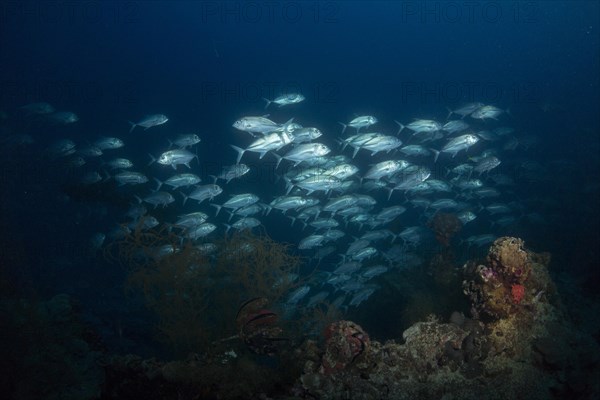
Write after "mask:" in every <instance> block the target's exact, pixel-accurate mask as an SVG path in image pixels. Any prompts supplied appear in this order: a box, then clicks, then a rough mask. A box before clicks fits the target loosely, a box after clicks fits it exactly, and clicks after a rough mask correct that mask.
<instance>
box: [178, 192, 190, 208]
mask: <svg viewBox="0 0 600 400" xmlns="http://www.w3.org/2000/svg"><path fill="white" fill-rule="evenodd" d="M179 193H181V196H182V197H183V205H184V206H185V202H186V201H187V199H188V196H186V194H185V193H183V192H179Z"/></svg>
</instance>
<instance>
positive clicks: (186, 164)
mask: <svg viewBox="0 0 600 400" xmlns="http://www.w3.org/2000/svg"><path fill="white" fill-rule="evenodd" d="M183 165H185V166H186V167H188V168H189V169H192V167H190V163H185V164H183Z"/></svg>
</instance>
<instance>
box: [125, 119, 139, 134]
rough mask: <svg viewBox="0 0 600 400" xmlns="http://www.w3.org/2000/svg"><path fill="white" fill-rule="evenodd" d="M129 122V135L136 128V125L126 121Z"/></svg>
mask: <svg viewBox="0 0 600 400" xmlns="http://www.w3.org/2000/svg"><path fill="white" fill-rule="evenodd" d="M127 122H129V124H130V125H131V129H129V133H131V132H133V130H134V129H135V127H136V126H137V124H135V123H133V122H131V121H127Z"/></svg>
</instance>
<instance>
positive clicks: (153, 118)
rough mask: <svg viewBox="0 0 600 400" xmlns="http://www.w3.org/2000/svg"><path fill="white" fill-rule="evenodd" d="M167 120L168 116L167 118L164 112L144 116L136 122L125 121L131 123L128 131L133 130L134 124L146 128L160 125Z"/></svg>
mask: <svg viewBox="0 0 600 400" xmlns="http://www.w3.org/2000/svg"><path fill="white" fill-rule="evenodd" d="M168 120H169V118H167V116H166V115H164V114H153V115H147V116H145V117H144V118H142V119H141V120H139V121H138V122H131V121H127V122H129V124H130V125H131V129H129V133H131V132H133V130H134V129H135V127H136V126H141V127H142V128H144V130H146V129H148V128H152V127H153V126H158V125H162V124H164V123H166V122H167V121H168Z"/></svg>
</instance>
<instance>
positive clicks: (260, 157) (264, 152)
mask: <svg viewBox="0 0 600 400" xmlns="http://www.w3.org/2000/svg"><path fill="white" fill-rule="evenodd" d="M265 154H267V152H266V151H261V152H260V156H258V159H259V160H262V159H263V157H264V156H265Z"/></svg>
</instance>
